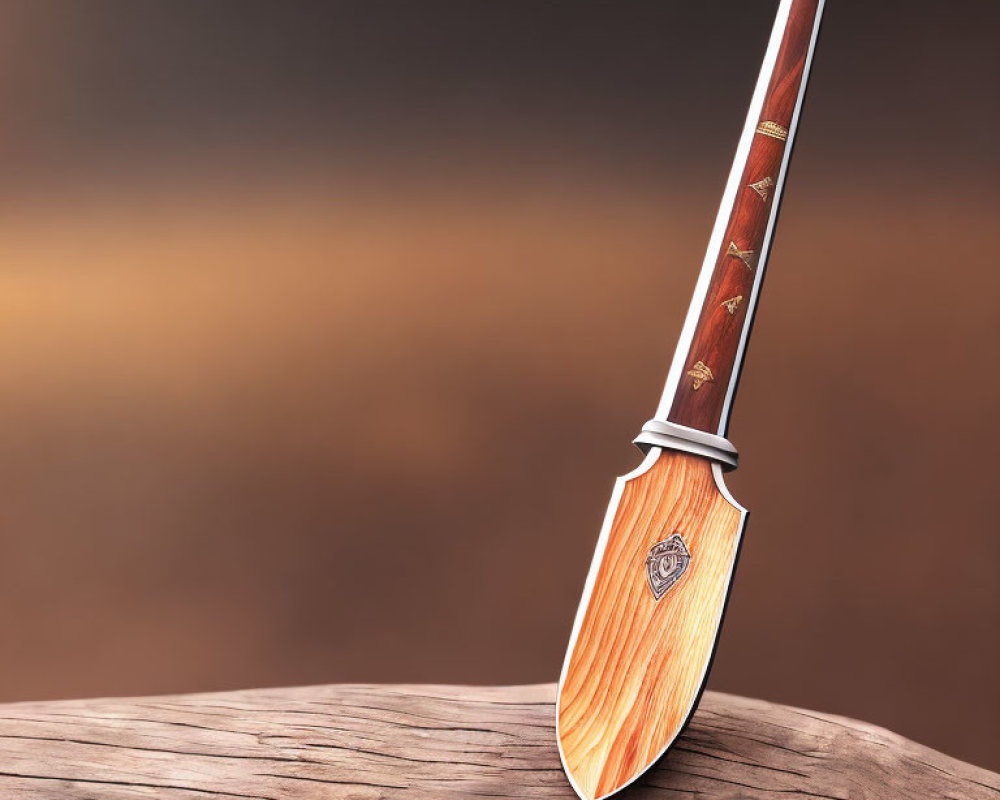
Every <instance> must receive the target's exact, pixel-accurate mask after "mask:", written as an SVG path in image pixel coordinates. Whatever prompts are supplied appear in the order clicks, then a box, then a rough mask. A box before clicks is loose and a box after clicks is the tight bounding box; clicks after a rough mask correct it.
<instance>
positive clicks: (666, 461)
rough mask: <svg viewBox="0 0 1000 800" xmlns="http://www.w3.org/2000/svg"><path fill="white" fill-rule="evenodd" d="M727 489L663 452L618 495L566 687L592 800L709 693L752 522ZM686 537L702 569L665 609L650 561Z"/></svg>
mask: <svg viewBox="0 0 1000 800" xmlns="http://www.w3.org/2000/svg"><path fill="white" fill-rule="evenodd" d="M716 481H717V478H716V472H715V471H713V468H712V464H711V462H709V461H708V460H706V459H703V458H699V457H696V456H692V455H687V454H684V453H676V452H666V451H659V450H657V449H654V450H652V451H651V453H650V456H649V457H648V458H647V461H646V462H644V465H643V467H642V468H640V470H638V471H637V473H635V474H633V475H631V476H626V478H624V479H620V483H619V485H618V487H617V488H616V493H615V497H616V498H618V499H617V502H615V499H613V500H612V504H611V507H610V508H609V510H608V519H607V520H606V522H605V531H604V532H602V540H603V541H602V544H599V545H598V552H597V555H596V556H595V567H594V568H592V573H593V575H594V579H593V583H592V586H591V588H590V591H589V594H588V593H585V595H584V598H583V601H582V603H581V608H582V609H583V616H582V617H581V618H579V619H578V621H577V624H576V627H575V629H574V634H573V641H572V642H571V644H570V650H569V653H568V655H567V662H566V666H565V669H564V671H563V676H562V680H561V681H560V693H559V714H558V728H559V733H558V735H559V743H560V748H561V751H562V755H563V761H564V763H565V766H566V771H567V774H568V775H569V776H570V778H571V780H572V782H573V784H574V786H575V787H576V789H577V791H578V792H579V793H580V795H581V796H583V797H585V798H588V800H590V799H591V798H595V797H603V796H605V795H607V794H609V793H611V792H613V791H615V790H617V789H619V788H621V787H622V786H623V785H625V784H627V783H629V782H630V781H632V780H634V779H635V778H636V776H637V775H639V774H640V773H641V772H643V771H644V770H645V769H647V768H648V767H649V766H650V764H652V763H653V762H654V761H655V760H656V759H657V758H658V757H659V756H660V755H661V754H662V752H663V750H664V748H666V747H667V746H668V745H669V744H670V743H671V742H672V741H673V739H674V738H675V737H676V736H677V734H678V732H679V731H680V729H681V728H682V727H683V725H684V723H685V721H686V720H687V718H688V716H689V714H690V712H691V709H692V708H693V706H694V703H695V702H696V700H697V697H698V694H699V692H700V690H701V688H702V685H703V683H704V678H705V674H706V670H707V668H708V664H709V662H710V660H711V656H712V652H713V650H714V647H715V641H716V638H717V634H718V627H719V623H720V621H721V617H722V612H723V609H724V606H725V601H726V596H727V593H728V587H729V582H730V577H731V575H732V570H733V567H734V564H735V559H736V554H737V550H738V545H739V537H740V533H741V530H742V522H743V519H744V517H745V512H744V511H743V510H742V509H740V508H739V507H737V506H734V505H733V504H732V503H731V502H730V501H729V500H728V499H727V498H726V496H725V495H724V494H723V493H722V491H721V490H720V488H719V485H718V484H717V482H716ZM675 533H677V534H680V535H681V536H682V538H683V540H684V542H685V544H686V545H687V548H688V550H689V551H690V554H691V559H690V563H689V565H688V567H687V570H686V572H685V573H684V574H683V575H682V577H681V578H680V580H679V581H678V582H677V583H676V584H675V585H674V586H673V587H671V588H670V589H669V590H668V591H667V592H666V594H665V595H664V596H663V597H662V598H661V599H659V600H656V599H655V597H654V595H653V593H652V591H651V590H650V586H649V582H648V579H647V576H646V558H647V554H648V553H649V551H650V549H651V548H652V547H653V546H654V545H655V544H656V543H657V542H661V541H664V540H666V539H667V538H668V537H670V536H671V535H673V534H675Z"/></svg>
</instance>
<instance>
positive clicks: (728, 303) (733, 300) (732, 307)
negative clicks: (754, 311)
mask: <svg viewBox="0 0 1000 800" xmlns="http://www.w3.org/2000/svg"><path fill="white" fill-rule="evenodd" d="M742 299H743V295H741V294H738V295H736V297H730V298H729V299H728V300H723V301H722V302H721V303H719V305H720V306H722V307H723V308H724V309H726V311H728V312H729V315H730V316H732V315H733V314H735V313H736V309H737V308H739V305H740V301H741V300H742Z"/></svg>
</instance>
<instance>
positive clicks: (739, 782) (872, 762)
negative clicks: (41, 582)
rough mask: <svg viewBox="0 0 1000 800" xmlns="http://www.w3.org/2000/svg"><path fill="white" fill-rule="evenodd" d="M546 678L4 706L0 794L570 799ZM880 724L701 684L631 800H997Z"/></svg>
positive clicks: (84, 798) (989, 784)
mask: <svg viewBox="0 0 1000 800" xmlns="http://www.w3.org/2000/svg"><path fill="white" fill-rule="evenodd" d="M554 699H555V687H554V686H553V685H552V684H548V685H544V686H519V687H509V688H469V687H454V686H452V687H448V686H315V687H309V688H300V689H271V690H257V691H245V692H226V693H218V694H203V695H188V696H180V697H146V698H136V699H118V700H73V701H63V702H57V703H18V704H10V705H5V706H0V797H2V798H3V800H42V799H43V798H44V800H139V799H140V798H142V800H149V798H157V800H233V798H252V799H253V800H348V798H350V799H351V800H376V799H378V800H409V799H411V798H412V800H418V799H419V800H468V798H474V797H500V798H508V800H536V799H537V800H540V799H541V798H546V799H547V800H570V799H571V798H573V797H574V793H573V790H572V789H571V788H570V786H569V784H568V783H567V782H566V778H565V776H564V775H563V773H562V769H561V767H560V765H559V756H558V754H557V752H556V747H555V731H554V723H555V714H554V709H553V701H554ZM998 792H1000V775H997V774H995V773H992V772H989V771H987V770H984V769H980V768H978V767H974V766H971V765H969V764H965V763H963V762H961V761H957V760H955V759H952V758H949V757H947V756H945V755H942V754H941V753H937V752H935V751H934V750H931V749H929V748H927V747H923V746H921V745H918V744H914V743H913V742H910V741H908V740H906V739H903V738H902V737H900V736H896V735H895V734H893V733H890V732H889V731H886V730H883V729H881V728H876V727H874V726H871V725H867V724H865V723H863V722H855V721H853V720H849V719H845V718H843V717H833V716H829V715H826V714H819V713H816V712H811V711H801V710H799V709H794V708H788V707H787V706H780V705H775V704H772V703H765V702H762V701H760V700H750V699H746V698H741V697H734V696H732V695H724V694H717V693H715V692H706V693H705V696H704V698H703V699H702V702H701V704H700V706H699V709H698V712H697V713H696V714H695V716H694V719H693V720H692V722H691V724H690V725H689V726H688V728H687V729H686V731H685V733H684V735H683V736H682V737H681V739H680V741H679V742H678V744H677V746H675V747H674V748H673V749H672V750H671V752H670V754H669V755H668V756H667V757H666V758H664V759H663V760H662V761H661V762H660V763H659V764H658V765H657V766H656V767H655V768H654V769H652V770H651V771H650V772H648V773H647V774H646V775H645V776H644V777H643V778H642V779H641V780H640V781H639V782H638V783H637V784H636V785H635V786H634V787H633V788H632V789H630V790H629V792H628V794H627V795H625V796H627V797H628V798H629V799H630V800H677V798H686V797H691V798H712V799H713V800H773V798H778V797H781V798H788V799H789V800H795V799H796V798H802V799H803V800H804V798H830V800H867V799H868V798H872V800H875V799H876V798H877V800H884V799H885V798H893V800H917V799H918V798H919V799H920V800H926V798H932V797H934V798H937V797H941V798H946V797H947V798H955V799H957V798H961V800H988V799H989V800H995V798H996V797H997V794H998Z"/></svg>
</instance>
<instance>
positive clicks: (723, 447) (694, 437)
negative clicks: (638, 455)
mask: <svg viewBox="0 0 1000 800" xmlns="http://www.w3.org/2000/svg"><path fill="white" fill-rule="evenodd" d="M632 443H633V444H635V446H636V447H638V448H639V449H640V450H642V451H643V452H644V453H645V452H648V451H649V449H650V448H652V447H662V448H663V449H665V450H680V451H681V452H683V453H692V454H693V455H696V456H703V457H704V458H707V459H709V460H711V461H714V462H715V463H717V464H720V465H721V466H722V468H723V469H724V470H726V471H727V472H728V471H729V470H734V469H736V463H737V461H738V460H739V453H738V452H737V450H736V448H735V447H733V444H732V442H730V441H729V440H728V439H726V438H724V437H722V436H716V435H715V434H713V433H705V431H699V430H697V429H695V428H689V427H687V426H686V425H678V424H677V423H675V422H665V421H664V420H662V419H651V420H650V421H649V422H647V423H646V424H645V425H643V426H642V432H641V433H640V434H639V435H638V436H636V437H635V439H633V440H632Z"/></svg>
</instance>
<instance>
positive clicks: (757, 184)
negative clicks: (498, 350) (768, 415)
mask: <svg viewBox="0 0 1000 800" xmlns="http://www.w3.org/2000/svg"><path fill="white" fill-rule="evenodd" d="M822 5H823V3H822V0H786V2H785V3H783V5H782V9H781V11H779V17H778V22H777V23H776V27H775V31H774V34H773V37H774V38H773V39H772V47H774V44H775V43H776V42H780V43H779V44H778V47H777V55H776V57H775V58H774V59H773V62H772V61H771V60H770V58H767V59H765V65H764V69H763V71H762V75H761V85H762V86H763V85H766V91H765V92H764V95H763V99H762V102H761V101H760V100H759V99H758V98H757V96H756V95H755V102H754V104H752V105H751V112H750V118H749V119H748V120H747V130H746V131H745V133H744V141H741V147H740V150H739V151H738V153H737V158H736V163H735V164H734V167H733V172H732V175H731V177H730V184H731V185H730V186H729V187H727V191H726V196H724V199H723V204H722V208H721V209H720V211H719V220H718V221H717V223H716V231H715V233H714V234H713V237H712V242H711V244H710V245H709V253H708V255H707V256H706V260H705V265H704V267H703V277H702V280H700V281H699V290H696V293H695V298H694V300H693V301H692V307H691V310H690V312H689V323H688V324H686V326H685V327H686V331H685V333H686V334H687V335H682V337H681V342H680V344H679V345H678V352H677V354H676V356H675V361H674V367H673V368H672V370H671V379H669V380H668V382H667V389H666V391H665V393H664V399H663V403H662V404H661V412H660V413H658V414H657V417H658V418H664V416H665V418H666V419H668V420H669V421H670V422H674V423H677V424H680V425H686V426H687V427H690V428H696V429H698V430H702V431H706V432H709V433H717V434H719V435H725V433H726V428H727V427H728V417H729V410H730V406H731V402H732V396H733V394H734V393H735V389H736V380H737V378H738V377H739V370H740V366H741V362H742V360H743V353H744V349H745V345H746V339H747V337H748V335H749V331H750V325H751V323H752V320H753V312H754V308H755V306H756V300H757V295H758V292H759V290H760V284H761V280H762V277H763V270H764V266H765V262H766V259H767V251H768V249H769V248H770V243H771V238H772V234H773V229H774V223H775V221H776V218H777V207H778V203H779V201H780V198H781V191H782V188H783V184H784V178H785V172H786V170H787V166H788V158H789V156H790V152H791V145H792V140H793V137H794V134H795V127H796V123H797V117H798V111H799V108H800V105H801V99H802V96H803V92H804V89H805V81H806V79H807V77H808V69H809V63H810V60H811V55H812V49H813V46H814V43H815V37H816V33H817V28H818V24H819V16H820V14H821V11H822ZM786 8H787V16H783V12H784V11H785V10H786ZM778 37H780V39H779V38H778ZM765 82H766V84H765ZM758 108H759V113H755V112H756V111H757V109H758ZM751 126H752V127H751ZM745 142H749V149H748V150H747V149H746V147H745ZM737 178H738V183H736V184H735V185H732V184H733V182H734V181H735V180H736V179H737ZM720 232H722V235H721V236H719V233H720ZM706 287H707V288H706ZM690 322H694V327H693V332H692V331H690V330H689V327H690ZM666 408H669V412H668V413H667V414H666V415H664V414H663V410H664V409H666Z"/></svg>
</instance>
